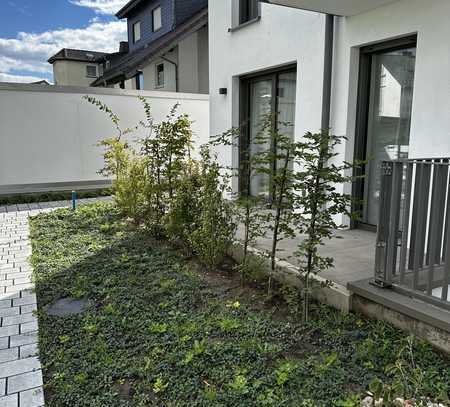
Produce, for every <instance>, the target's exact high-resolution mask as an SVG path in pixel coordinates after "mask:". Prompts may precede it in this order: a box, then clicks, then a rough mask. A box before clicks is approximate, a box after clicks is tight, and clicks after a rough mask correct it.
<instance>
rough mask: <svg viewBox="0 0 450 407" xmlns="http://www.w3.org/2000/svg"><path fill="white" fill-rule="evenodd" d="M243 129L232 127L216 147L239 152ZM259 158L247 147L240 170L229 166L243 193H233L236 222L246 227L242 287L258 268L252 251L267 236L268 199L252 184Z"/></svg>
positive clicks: (214, 141) (216, 139) (215, 141)
mask: <svg viewBox="0 0 450 407" xmlns="http://www.w3.org/2000/svg"><path fill="white" fill-rule="evenodd" d="M240 137H241V128H239V127H237V128H232V129H230V130H228V131H226V132H224V133H222V134H220V135H218V136H215V137H213V139H212V141H211V143H210V144H211V145H212V146H217V145H223V146H228V147H232V148H236V149H238V148H239V146H240ZM257 167H258V166H257V164H256V157H255V155H252V154H250V152H249V151H248V147H243V148H242V149H241V151H240V160H239V165H238V167H237V168H233V167H226V168H224V169H225V170H226V171H231V176H236V177H239V182H240V185H241V186H240V190H239V192H237V193H234V194H233V199H234V204H235V206H236V222H237V223H238V224H240V225H242V226H243V229H244V235H243V241H242V245H243V258H242V261H241V262H240V264H239V265H237V266H236V270H237V271H238V272H239V274H240V276H241V285H243V284H244V281H245V278H246V276H247V275H248V274H250V272H251V269H252V267H253V266H254V265H253V264H252V263H251V261H250V256H249V248H250V245H251V244H253V243H255V242H256V240H257V239H258V238H261V237H264V236H265V235H266V229H267V220H268V216H267V213H265V212H267V211H265V206H264V205H265V200H264V198H263V197H261V196H253V195H252V193H251V191H250V185H251V184H252V181H253V179H254V178H255V177H256V176H257V175H258V168H257Z"/></svg>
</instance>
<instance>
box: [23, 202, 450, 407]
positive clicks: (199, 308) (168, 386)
mask: <svg viewBox="0 0 450 407" xmlns="http://www.w3.org/2000/svg"><path fill="white" fill-rule="evenodd" d="M31 227H32V244H33V257H32V263H33V265H34V270H35V271H34V273H35V282H36V291H37V296H38V303H39V310H38V316H39V329H40V333H39V335H40V336H39V347H40V357H41V361H42V364H43V368H44V383H45V392H46V394H45V396H46V405H47V406H50V407H52V406H53V407H56V406H71V407H76V406H109V407H110V406H242V407H245V406H326V407H328V406H350V407H351V406H352V405H358V398H359V396H360V395H363V394H364V392H365V391H366V390H367V389H368V386H369V384H370V383H371V382H373V381H374V379H377V378H378V379H380V380H381V381H382V382H383V383H385V384H389V383H391V382H393V381H394V380H398V378H397V377H396V376H394V374H393V373H392V372H393V371H394V369H393V368H392V366H394V365H395V364H396V363H397V364H401V366H405V367H406V368H407V369H411V370H414V369H417V371H418V372H420V376H419V375H417V376H416V375H411V377H413V378H415V377H420V383H418V384H414V383H409V379H408V377H409V373H411V372H406V373H405V381H408V383H405V385H411V386H415V385H416V386H420V391H421V392H422V394H423V395H427V394H430V395H431V394H433V395H435V396H437V395H438V394H440V395H441V396H442V397H444V395H445V393H446V392H448V386H449V384H450V371H449V364H448V360H447V359H446V358H445V357H444V356H442V355H441V354H439V353H437V352H435V351H433V350H432V348H431V347H429V346H428V345H427V344H425V343H422V342H419V341H414V343H413V344H412V345H411V346H412V347H411V349H409V350H410V351H411V352H410V353H408V354H407V355H404V352H405V347H404V344H405V334H404V333H402V332H400V331H398V330H396V329H394V328H392V327H391V326H389V325H387V324H383V323H380V322H375V321H369V320H366V319H364V318H362V317H360V316H357V315H344V314H341V313H338V312H336V311H334V310H331V309H329V308H327V307H316V308H315V310H314V311H313V313H312V315H311V321H310V322H309V323H308V324H307V325H303V324H301V323H300V322H299V321H300V317H299V316H296V315H289V314H288V312H285V311H286V310H285V307H284V306H283V305H282V304H280V303H273V302H272V303H271V304H267V303H265V302H264V294H263V293H262V292H259V291H258V290H257V289H253V288H241V287H239V282H238V279H236V278H234V276H232V275H231V274H227V273H226V272H224V271H222V272H219V271H218V273H217V274H214V273H206V272H205V271H204V270H203V268H202V267H201V266H199V265H198V264H197V263H196V261H195V259H191V258H187V257H184V256H183V254H182V253H180V252H179V251H176V250H175V249H172V248H170V247H169V246H168V245H164V244H162V243H161V242H159V243H158V242H154V241H153V240H151V239H150V238H148V237H147V236H146V234H145V232H144V231H142V230H139V229H133V228H131V227H130V226H129V225H128V224H127V223H126V222H125V221H124V220H123V219H122V218H121V217H120V216H119V214H118V212H117V211H116V209H115V207H114V206H113V205H112V204H105V203H98V204H95V205H92V206H87V207H83V208H80V209H78V210H77V211H71V210H66V209H64V210H58V211H55V212H53V213H50V214H41V215H39V216H37V217H36V218H33V219H32V220H31ZM236 281H237V283H236ZM61 298H77V299H85V300H88V304H89V305H88V307H87V309H86V310H85V312H83V313H81V314H77V315H70V316H64V317H57V316H50V315H48V314H47V312H46V311H47V309H48V307H49V306H50V305H51V304H53V303H54V302H55V301H56V300H58V299H61ZM411 356H413V358H414V360H413V363H414V365H413V366H409V365H408V364H407V363H409V362H410V358H411ZM408 366H409V367H408ZM414 371H415V370H414ZM418 380H419V379H418ZM411 381H413V380H411Z"/></svg>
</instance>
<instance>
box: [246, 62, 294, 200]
mask: <svg viewBox="0 0 450 407" xmlns="http://www.w3.org/2000/svg"><path fill="white" fill-rule="evenodd" d="M296 78H297V74H296V70H295V68H293V69H292V68H291V69H289V70H284V71H280V72H273V73H270V74H266V75H263V76H253V77H248V78H244V79H243V80H242V82H241V93H242V98H241V123H243V132H242V136H241V145H240V150H241V151H240V154H241V159H242V160H243V161H244V162H245V161H246V159H245V156H246V154H255V153H258V152H260V151H263V150H267V149H275V148H276V146H275V145H274V144H273V142H272V141H271V140H269V139H268V140H267V142H265V143H261V142H260V141H258V136H259V135H260V134H261V128H262V124H263V123H264V122H266V121H267V120H268V119H270V120H271V125H270V126H269V127H271V128H274V127H276V128H277V129H278V130H279V131H280V132H283V134H288V135H291V136H292V137H294V127H293V125H294V121H295V98H296V87H297V79H296ZM280 123H292V126H286V125H282V124H280ZM259 138H260V137H259ZM276 165H277V163H276V162H274V163H272V167H273V168H276V167H275V166H276ZM241 169H242V168H241ZM270 185H271V179H270V176H269V175H266V174H264V175H262V174H261V175H256V176H253V177H252V180H251V182H250V185H249V186H247V185H243V183H242V182H241V193H250V194H251V195H252V196H263V197H265V198H266V199H268V200H270V198H271V192H270V191H271V187H270Z"/></svg>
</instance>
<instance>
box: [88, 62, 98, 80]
mask: <svg viewBox="0 0 450 407" xmlns="http://www.w3.org/2000/svg"><path fill="white" fill-rule="evenodd" d="M89 68H95V75H90V74H89ZM86 78H98V67H97V65H92V64H90V65H86Z"/></svg>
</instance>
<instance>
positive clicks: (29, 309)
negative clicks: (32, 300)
mask: <svg viewBox="0 0 450 407" xmlns="http://www.w3.org/2000/svg"><path fill="white" fill-rule="evenodd" d="M34 311H37V304H29V305H22V306H21V307H20V313H21V314H28V313H30V312H34Z"/></svg>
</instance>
